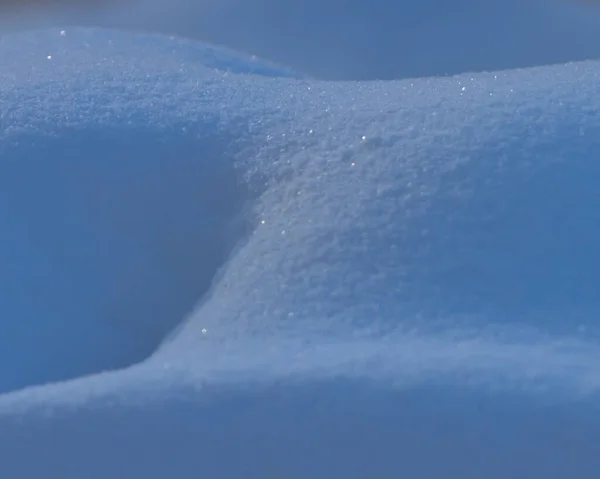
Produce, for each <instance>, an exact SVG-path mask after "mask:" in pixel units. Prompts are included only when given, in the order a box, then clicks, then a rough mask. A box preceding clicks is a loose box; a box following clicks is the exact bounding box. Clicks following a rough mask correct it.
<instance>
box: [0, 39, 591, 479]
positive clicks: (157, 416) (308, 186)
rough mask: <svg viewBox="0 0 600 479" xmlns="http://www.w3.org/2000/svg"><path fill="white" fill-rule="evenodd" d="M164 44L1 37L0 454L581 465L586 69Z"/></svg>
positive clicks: (235, 472) (292, 467)
mask: <svg viewBox="0 0 600 479" xmlns="http://www.w3.org/2000/svg"><path fill="white" fill-rule="evenodd" d="M171 41H172V40H169V39H167V38H164V39H160V38H156V37H138V36H133V35H132V36H129V35H126V34H122V33H116V32H112V31H96V30H79V29H73V30H67V31H66V33H65V34H64V35H61V34H60V32H59V31H49V32H41V33H36V34H31V35H21V36H15V37H5V38H3V39H2V41H1V43H0V65H2V67H1V68H2V70H1V74H0V96H1V101H2V105H3V107H2V110H1V115H2V116H1V122H2V136H1V137H0V158H1V159H2V160H1V162H0V186H1V187H0V195H1V201H0V231H1V236H0V262H1V264H2V268H1V269H0V284H1V296H0V298H1V300H0V308H1V309H0V318H1V321H0V341H1V347H0V365H2V366H1V367H0V386H1V388H2V390H3V391H8V390H12V389H16V388H19V387H22V386H25V385H34V384H38V383H42V382H48V381H55V380H60V379H65V378H73V377H75V376H77V375H84V374H88V373H93V372H99V371H102V370H106V369H114V368H119V367H125V366H128V365H132V364H134V363H136V365H135V366H133V367H129V368H125V369H122V370H120V371H117V372H106V373H103V374H97V375H92V376H89V377H85V378H80V379H75V380H72V381H67V382H62V383H59V384H52V385H46V386H39V387H32V388H26V389H24V390H22V391H18V392H12V393H9V394H4V395H3V396H0V475H1V476H2V477H11V478H15V479H21V478H27V479H29V478H33V477H60V478H80V477H81V476H82V474H83V475H84V476H85V477H87V478H91V479H96V478H98V479H100V478H106V477H118V476H124V477H144V478H163V477H166V476H169V477H177V478H188V477H189V478H192V477H193V478H196V477H198V474H204V475H205V476H207V477H223V478H225V477H237V476H242V475H244V476H247V477H267V478H268V477H288V478H304V477H317V478H319V477H345V478H346V477H402V476H407V477H412V478H432V477H433V478H436V477H440V478H441V477H448V476H449V475H450V476H457V477H464V478H471V477H472V478H479V477H486V478H505V477H515V478H526V477H527V478H529V477H546V478H566V477H574V476H575V477H595V475H596V474H597V471H598V467H599V466H600V459H598V457H597V451H598V446H599V445H600V429H599V426H600V424H598V420H597V417H598V416H597V410H596V407H597V405H596V398H597V393H598V387H599V384H600V382H599V381H600V377H599V375H598V373H597V364H598V363H599V360H600V348H599V347H598V345H597V339H598V332H597V329H598V328H597V324H596V318H597V317H598V313H599V312H600V299H599V298H598V295H597V293H596V291H595V289H594V285H595V284H597V283H598V280H599V279H600V278H599V277H598V276H599V275H600V268H599V266H600V265H599V262H600V256H599V255H598V254H597V245H598V244H599V240H600V226H599V225H600V222H599V221H598V212H597V204H598V200H599V199H600V193H599V190H598V188H597V187H596V186H595V185H596V182H595V178H597V177H598V174H599V173H600V171H598V170H599V169H600V167H599V166H598V163H597V161H596V158H597V157H598V154H599V153H600V140H599V138H600V136H599V133H600V131H599V129H600V116H598V114H597V112H598V111H600V110H599V108H600V100H599V99H598V95H597V91H596V90H597V88H596V84H597V78H598V75H599V72H600V66H599V65H598V64H596V63H580V64H571V65H564V66H558V67H552V68H548V67H546V68H536V69H530V70H522V71H508V72H499V73H496V74H482V75H477V76H460V77H454V78H447V79H426V80H420V81H414V82H410V81H397V82H369V83H329V82H317V81H307V80H301V79H293V78H275V77H272V78H269V77H264V76H256V75H252V74H247V73H240V74H236V73H233V72H231V71H227V69H223V68H214V66H215V65H214V64H209V66H208V67H207V66H206V65H204V64H203V63H202V62H203V61H204V60H202V59H203V58H206V57H207V52H208V51H209V50H206V49H205V47H203V46H202V45H197V46H195V47H194V46H192V45H189V50H186V51H185V52H184V51H182V50H179V49H176V48H171V45H172V43H170V42H171ZM115 45H117V46H118V48H117V47H115ZM194 51H196V52H197V56H196V55H195V54H193V52H194ZM196 58H198V59H199V60H196ZM238 66H239V64H238ZM240 70H243V68H241V67H240ZM188 313H189V314H188ZM182 321H183V322H182ZM180 323H181V324H180ZM159 344H160V346H159ZM157 347H158V349H156V350H155V352H154V354H153V355H152V357H151V358H150V359H147V360H144V358H146V357H147V356H148V354H150V353H151V352H152V351H153V350H154V349H155V348H157Z"/></svg>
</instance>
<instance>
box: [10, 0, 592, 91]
mask: <svg viewBox="0 0 600 479" xmlns="http://www.w3.org/2000/svg"><path fill="white" fill-rule="evenodd" d="M20 3H21V4H22V5H23V8H24V9H25V5H26V4H27V3H33V4H34V5H35V6H36V9H35V12H32V11H31V10H32V9H31V8H29V9H25V14H23V13H20V14H19V15H18V16H17V17H16V18H15V17H14V15H4V16H2V17H0V26H1V25H6V26H8V27H10V28H14V27H15V26H16V27H21V26H23V25H36V26H40V25H53V26H57V27H61V28H62V27H63V26H64V25H68V26H71V25H83V24H85V25H89V26H100V27H118V28H126V29H137V30H141V31H144V32H146V31H152V32H162V33H166V34H168V35H179V36H186V37H191V38H196V39H199V40H201V41H204V42H210V43H217V44H220V45H226V46H227V47H229V48H233V49H235V50H239V51H244V52H246V53H248V54H253V55H257V56H259V57H263V58H268V59H270V60H273V61H276V62H279V63H281V64H285V65H288V66H290V67H291V68H293V69H294V70H297V71H301V72H304V73H306V74H309V75H311V76H313V77H317V78H321V79H329V80H331V79H335V80H342V79H354V80H365V79H394V78H407V77H422V76H430V75H451V74H456V73H464V72H468V71H481V70H498V69H507V68H518V67H529V66H537V65H542V64H554V63H563V62H566V61H575V60H586V59H589V58H598V57H599V56H600V31H599V30H598V23H600V4H598V1H597V0H502V1H496V0H454V1H450V0H395V1H391V0H369V1H359V0H303V1H291V0H285V1H284V0H250V1H249V0H121V1H119V2H116V1H108V0H104V1H99V0H96V1H93V0H87V1H84V0H79V1H77V0H63V1H62V2H60V1H59V0H56V1H55V2H51V4H52V5H51V6H47V7H46V8H43V7H42V6H41V5H40V4H41V3H43V2H36V1H34V0H29V1H28V0H20Z"/></svg>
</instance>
